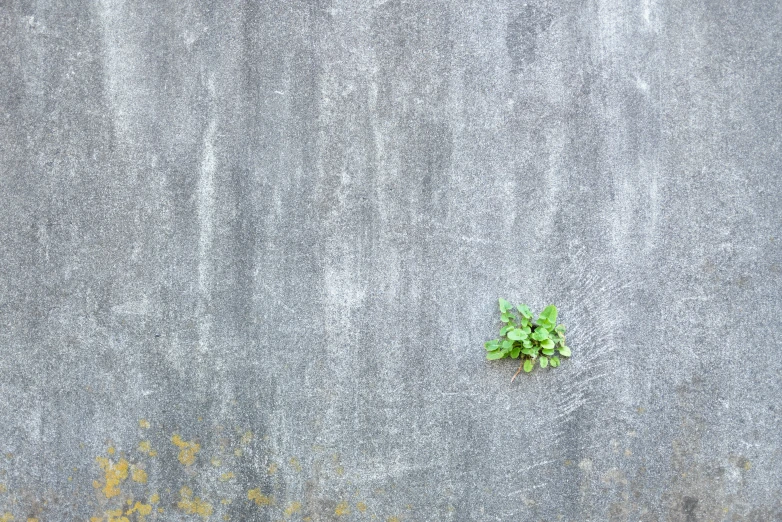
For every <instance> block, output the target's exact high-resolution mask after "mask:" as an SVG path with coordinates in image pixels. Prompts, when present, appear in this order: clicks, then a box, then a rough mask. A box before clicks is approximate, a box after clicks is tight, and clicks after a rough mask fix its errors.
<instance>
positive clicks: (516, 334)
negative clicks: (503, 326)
mask: <svg viewBox="0 0 782 522" xmlns="http://www.w3.org/2000/svg"><path fill="white" fill-rule="evenodd" d="M526 338H527V334H526V333H524V330H520V329H518V328H516V329H514V330H511V331H510V332H508V339H512V340H514V341H523V340H524V339H526Z"/></svg>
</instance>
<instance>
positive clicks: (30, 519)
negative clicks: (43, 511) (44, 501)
mask: <svg viewBox="0 0 782 522" xmlns="http://www.w3.org/2000/svg"><path fill="white" fill-rule="evenodd" d="M27 522H38V519H37V518H28V519H27Z"/></svg>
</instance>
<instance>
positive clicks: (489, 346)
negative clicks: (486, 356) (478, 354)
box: [483, 339, 500, 352]
mask: <svg viewBox="0 0 782 522" xmlns="http://www.w3.org/2000/svg"><path fill="white" fill-rule="evenodd" d="M483 346H484V348H486V350H487V351H489V352H493V351H494V350H496V349H498V348H499V347H500V342H499V341H498V340H497V339H494V340H493V341H486V343H484V345H483Z"/></svg>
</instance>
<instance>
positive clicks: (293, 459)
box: [288, 457, 301, 473]
mask: <svg viewBox="0 0 782 522" xmlns="http://www.w3.org/2000/svg"><path fill="white" fill-rule="evenodd" d="M288 462H290V465H291V467H292V468H293V470H294V471H296V472H297V473H298V472H299V471H301V464H299V459H297V458H296V457H291V460H289V461H288Z"/></svg>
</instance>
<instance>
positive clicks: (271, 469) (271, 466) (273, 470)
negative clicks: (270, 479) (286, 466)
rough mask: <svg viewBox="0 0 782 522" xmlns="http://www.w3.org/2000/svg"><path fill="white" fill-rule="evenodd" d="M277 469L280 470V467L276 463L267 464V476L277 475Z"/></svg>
mask: <svg viewBox="0 0 782 522" xmlns="http://www.w3.org/2000/svg"><path fill="white" fill-rule="evenodd" d="M278 469H280V467H279V466H278V465H277V463H276V462H272V463H271V464H269V469H267V470H266V472H267V473H268V474H269V475H274V474H275V473H277V470H278Z"/></svg>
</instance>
